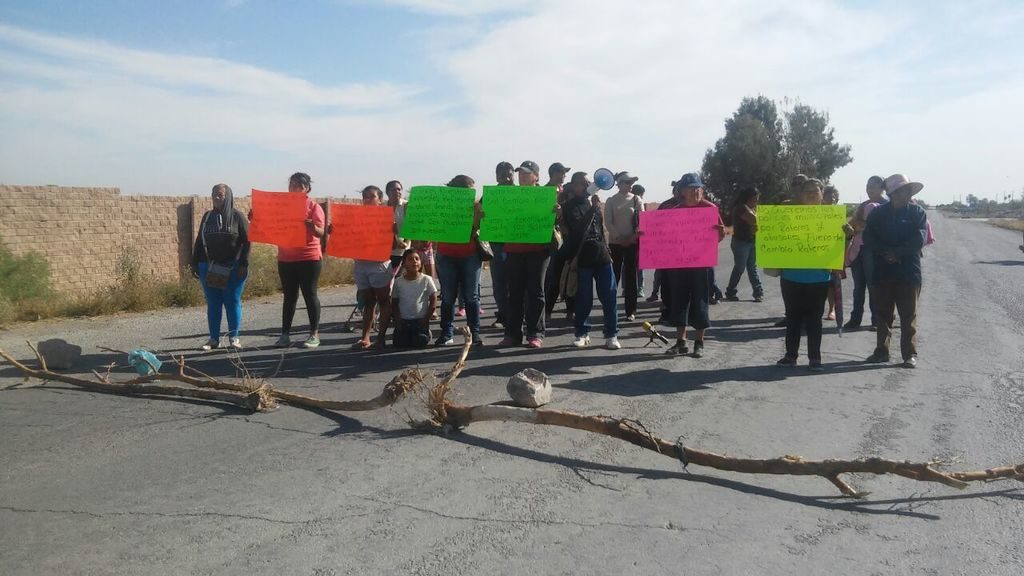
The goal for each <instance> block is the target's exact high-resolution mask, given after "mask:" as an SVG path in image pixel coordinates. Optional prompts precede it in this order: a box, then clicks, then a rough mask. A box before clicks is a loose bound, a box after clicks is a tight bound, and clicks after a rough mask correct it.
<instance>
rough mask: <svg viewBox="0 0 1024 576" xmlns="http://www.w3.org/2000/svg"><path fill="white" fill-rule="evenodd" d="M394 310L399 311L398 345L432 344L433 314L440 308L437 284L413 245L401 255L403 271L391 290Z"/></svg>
mask: <svg viewBox="0 0 1024 576" xmlns="http://www.w3.org/2000/svg"><path fill="white" fill-rule="evenodd" d="M391 303H392V310H397V311H398V326H397V327H396V328H395V333H394V340H393V342H394V345H395V348H426V347H427V344H429V343H430V338H431V334H430V317H431V316H432V315H433V314H434V309H435V308H436V307H437V286H436V285H435V284H434V279H433V278H431V277H430V276H427V275H426V274H424V273H423V263H422V260H421V259H420V254H419V252H417V251H416V249H414V248H410V249H408V250H406V251H405V253H404V254H402V274H401V275H400V276H398V277H397V278H395V285H394V287H393V288H392V290H391Z"/></svg>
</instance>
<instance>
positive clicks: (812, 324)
mask: <svg viewBox="0 0 1024 576" xmlns="http://www.w3.org/2000/svg"><path fill="white" fill-rule="evenodd" d="M831 289H832V284H831V282H819V283H815V284H803V283H800V282H791V281H789V280H785V279H784V280H783V281H782V302H783V304H785V305H786V357H787V358H793V359H796V357H797V356H798V355H799V353H800V333H801V331H803V332H804V333H806V334H807V357H808V358H809V359H810V360H811V362H821V332H822V326H821V315H822V314H824V313H825V301H826V300H827V299H828V293H829V291H830V290H831Z"/></svg>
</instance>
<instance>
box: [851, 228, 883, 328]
mask: <svg viewBox="0 0 1024 576" xmlns="http://www.w3.org/2000/svg"><path fill="white" fill-rule="evenodd" d="M874 264H875V259H874V257H873V256H872V255H871V252H870V251H869V250H868V249H867V248H864V247H861V249H860V252H859V253H857V257H856V258H854V260H853V262H850V272H852V273H853V308H852V309H851V310H850V324H852V325H854V326H860V323H861V321H862V320H863V318H864V295H865V293H867V297H868V308H869V309H870V310H871V325H872V326H877V325H878V322H877V320H878V318H877V316H876V314H875V299H874V298H873V297H872V295H871V285H872V284H873V282H874V276H875V275H874Z"/></svg>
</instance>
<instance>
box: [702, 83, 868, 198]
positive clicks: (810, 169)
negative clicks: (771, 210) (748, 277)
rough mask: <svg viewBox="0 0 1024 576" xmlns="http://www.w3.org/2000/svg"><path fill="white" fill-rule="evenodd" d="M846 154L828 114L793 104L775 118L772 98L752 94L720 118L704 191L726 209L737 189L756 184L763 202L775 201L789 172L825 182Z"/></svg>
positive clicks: (848, 158) (707, 161)
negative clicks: (721, 131)
mask: <svg viewBox="0 0 1024 576" xmlns="http://www.w3.org/2000/svg"><path fill="white" fill-rule="evenodd" d="M852 159H853V158H852V157H851V156H850V146H849V145H844V144H839V143H837V142H836V141H835V130H834V129H833V128H832V127H830V126H829V118H828V114H826V113H824V112H819V111H817V110H814V109H813V108H811V107H810V106H806V105H803V104H796V105H794V106H793V108H792V109H790V110H787V111H785V112H783V114H782V116H781V118H780V116H779V113H778V107H777V106H776V104H775V102H774V101H772V100H770V99H768V98H766V97H764V96H758V97H756V98H744V99H743V101H742V102H740V106H739V108H738V109H737V110H736V112H735V113H734V114H733V115H732V117H731V118H729V119H727V120H726V121H725V136H724V137H722V138H721V139H719V140H718V142H716V143H715V146H714V148H711V149H709V150H708V151H707V153H706V154H705V155H704V165H703V168H702V172H703V176H704V181H705V185H706V189H707V193H708V196H709V197H710V198H711V199H712V200H714V201H716V202H718V203H719V205H721V206H722V208H723V210H726V211H727V210H728V207H729V206H731V205H732V203H733V200H734V199H735V198H736V195H737V194H738V193H739V191H740V190H742V189H743V188H746V187H748V186H757V187H758V188H759V189H760V190H761V195H762V200H763V201H764V202H766V203H772V202H778V201H780V200H781V199H782V198H784V196H785V194H786V193H787V191H788V190H787V189H788V182H789V181H790V180H791V179H792V177H793V176H794V175H796V174H806V175H808V176H812V177H815V178H819V179H821V180H823V181H825V182H827V181H828V179H829V178H830V177H831V176H832V174H834V173H835V171H836V170H838V169H839V168H841V167H842V166H845V165H847V164H849V163H850V161H851V160H852Z"/></svg>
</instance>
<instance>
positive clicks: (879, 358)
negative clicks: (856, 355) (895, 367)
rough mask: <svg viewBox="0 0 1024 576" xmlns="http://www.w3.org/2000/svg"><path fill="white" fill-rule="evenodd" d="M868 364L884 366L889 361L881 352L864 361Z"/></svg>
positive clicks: (887, 356) (886, 355)
mask: <svg viewBox="0 0 1024 576" xmlns="http://www.w3.org/2000/svg"><path fill="white" fill-rule="evenodd" d="M864 361H865V362H867V363H868V364H885V363H886V362H888V361H889V355H888V354H883V353H881V352H875V353H874V354H872V355H871V356H868V357H867V358H865V359H864Z"/></svg>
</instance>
